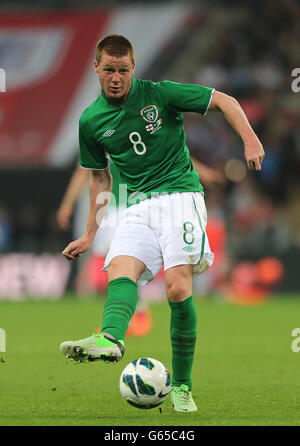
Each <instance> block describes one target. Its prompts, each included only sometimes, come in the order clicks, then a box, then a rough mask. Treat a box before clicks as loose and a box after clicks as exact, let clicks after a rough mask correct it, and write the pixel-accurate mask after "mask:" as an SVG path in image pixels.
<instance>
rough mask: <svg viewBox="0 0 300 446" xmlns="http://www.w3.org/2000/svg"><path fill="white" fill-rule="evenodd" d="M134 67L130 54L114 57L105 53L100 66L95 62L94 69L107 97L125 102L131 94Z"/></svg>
mask: <svg viewBox="0 0 300 446" xmlns="http://www.w3.org/2000/svg"><path fill="white" fill-rule="evenodd" d="M134 67H135V64H133V63H132V60H131V57H130V55H129V54H128V55H127V56H123V57H114V56H110V55H109V54H106V53H105V52H104V53H103V54H102V56H101V59H100V62H99V64H98V63H97V61H94V68H95V71H96V73H97V74H98V77H99V81H100V84H101V87H102V89H103V91H104V93H105V95H106V96H107V97H109V98H112V99H116V100H117V101H118V102H121V103H124V102H125V100H126V97H127V95H128V93H129V90H130V87H131V79H132V76H133V73H134Z"/></svg>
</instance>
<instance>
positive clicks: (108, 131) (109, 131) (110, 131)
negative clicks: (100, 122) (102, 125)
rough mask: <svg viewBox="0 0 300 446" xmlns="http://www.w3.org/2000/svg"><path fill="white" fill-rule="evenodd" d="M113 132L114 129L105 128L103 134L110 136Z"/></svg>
mask: <svg viewBox="0 0 300 446" xmlns="http://www.w3.org/2000/svg"><path fill="white" fill-rule="evenodd" d="M113 133H115V131H114V130H106V132H104V133H103V136H111V135H112V134H113Z"/></svg>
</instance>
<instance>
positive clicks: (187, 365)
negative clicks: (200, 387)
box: [169, 296, 197, 390]
mask: <svg viewBox="0 0 300 446" xmlns="http://www.w3.org/2000/svg"><path fill="white" fill-rule="evenodd" d="M169 305H170V307H171V326H170V334H171V344H172V368H173V376H172V386H181V384H186V385H187V386H188V387H189V389H190V390H191V389H192V367H193V361H194V351H195V345H196V336H197V312H196V308H195V304H194V301H193V296H190V297H189V298H188V299H186V300H184V301H183V302H170V301H169Z"/></svg>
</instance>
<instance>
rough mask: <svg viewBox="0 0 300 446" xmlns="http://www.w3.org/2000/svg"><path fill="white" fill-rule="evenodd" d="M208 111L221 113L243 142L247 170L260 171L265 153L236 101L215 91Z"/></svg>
mask: <svg viewBox="0 0 300 446" xmlns="http://www.w3.org/2000/svg"><path fill="white" fill-rule="evenodd" d="M209 110H219V111H221V112H222V113H223V115H224V116H225V118H226V119H227V121H228V122H229V124H230V125H231V126H232V127H233V128H234V129H235V130H236V132H237V133H238V134H239V135H240V137H241V138H242V140H243V143H244V148H245V158H246V161H247V165H248V168H249V169H255V170H261V165H262V162H263V159H264V156H265V152H264V149H263V146H262V144H261V142H260V140H259V139H258V137H257V135H256V134H255V132H254V130H253V129H252V127H251V125H250V123H249V121H248V119H247V116H246V115H245V113H244V111H243V109H242V107H241V106H240V104H239V103H238V101H237V100H236V99H235V98H233V97H232V96H228V95H227V94H225V93H221V92H220V91H215V92H214V93H213V95H212V100H211V103H210V106H209Z"/></svg>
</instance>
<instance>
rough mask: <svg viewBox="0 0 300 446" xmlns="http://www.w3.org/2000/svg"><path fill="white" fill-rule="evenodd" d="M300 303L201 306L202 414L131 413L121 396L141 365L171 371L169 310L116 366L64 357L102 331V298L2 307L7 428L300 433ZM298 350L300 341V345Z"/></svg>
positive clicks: (162, 308) (198, 368)
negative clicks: (298, 332)
mask: <svg viewBox="0 0 300 446" xmlns="http://www.w3.org/2000/svg"><path fill="white" fill-rule="evenodd" d="M299 297H300V296H298V297H297V296H295V297H293V298H292V297H288V296H275V297H274V298H272V299H270V300H269V301H267V302H266V303H264V304H262V305H260V306H254V307H245V306H236V305H232V304H228V303H226V302H224V301H220V300H207V299H197V300H196V306H197V311H198V316H199V319H198V342H197V349H196V357H195V363H194V369H193V396H194V399H195V401H196V404H197V405H198V412H196V413H187V414H184V413H183V414H182V413H176V412H174V411H173V409H172V407H171V403H170V398H168V399H167V400H166V401H165V402H164V403H163V405H162V406H161V409H162V410H161V411H160V410H159V408H155V409H151V410H139V409H135V408H133V407H131V406H130V405H129V404H127V403H126V402H125V401H124V400H123V399H122V397H121V395H120V393H119V376H120V374H121V371H122V370H123V368H124V367H125V365H126V364H127V363H128V362H130V361H132V360H134V359H136V358H138V357H141V356H150V357H154V358H156V359H158V360H160V361H162V362H163V363H164V364H165V365H166V366H167V367H168V368H169V370H170V371H171V353H170V344H169V306H168V305H167V304H166V303H156V304H153V305H151V309H152V314H153V329H152V331H151V333H149V334H148V335H147V336H145V337H140V338H133V337H132V338H128V339H127V341H126V353H125V357H124V358H123V360H122V361H121V362H119V363H118V364H115V365H112V364H105V363H92V364H80V365H72V364H71V363H69V362H68V361H67V360H66V359H64V357H63V356H62V354H61V353H60V352H59V348H58V347H59V344H60V343H61V342H62V341H64V340H68V339H80V338H82V337H86V336H88V335H89V334H90V333H91V331H92V330H93V329H94V328H96V327H97V326H99V325H100V314H101V312H102V308H103V304H104V299H101V298H97V299H88V300H84V301H82V300H81V301H80V300H77V299H75V298H72V296H69V297H67V298H65V299H62V300H61V301H58V302H44V301H43V302H37V301H27V302H15V303H12V302H4V301H3V302H0V327H1V328H3V329H5V331H6V336H7V353H6V359H7V362H5V363H1V362H0V382H1V386H0V401H1V404H0V425H1V426H58V425H60V426H71V425H72V426H76V425H77V426H139V425H142V426H148V425H149V426H205V425H210V426H213V425H217V426H225V425H231V426H232V425H236V426H237V425H243V426H254V425H257V426H271V425H277V426H279V425H297V426H299V425H300V415H299V414H300V410H299V409H300V381H299V364H300V363H299V361H300V352H299V353H295V352H293V351H292V349H291V343H292V341H293V340H294V339H295V338H293V337H292V335H291V333H292V330H293V329H294V328H296V327H300V320H299V310H300V298H299ZM299 346H300V342H299Z"/></svg>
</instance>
